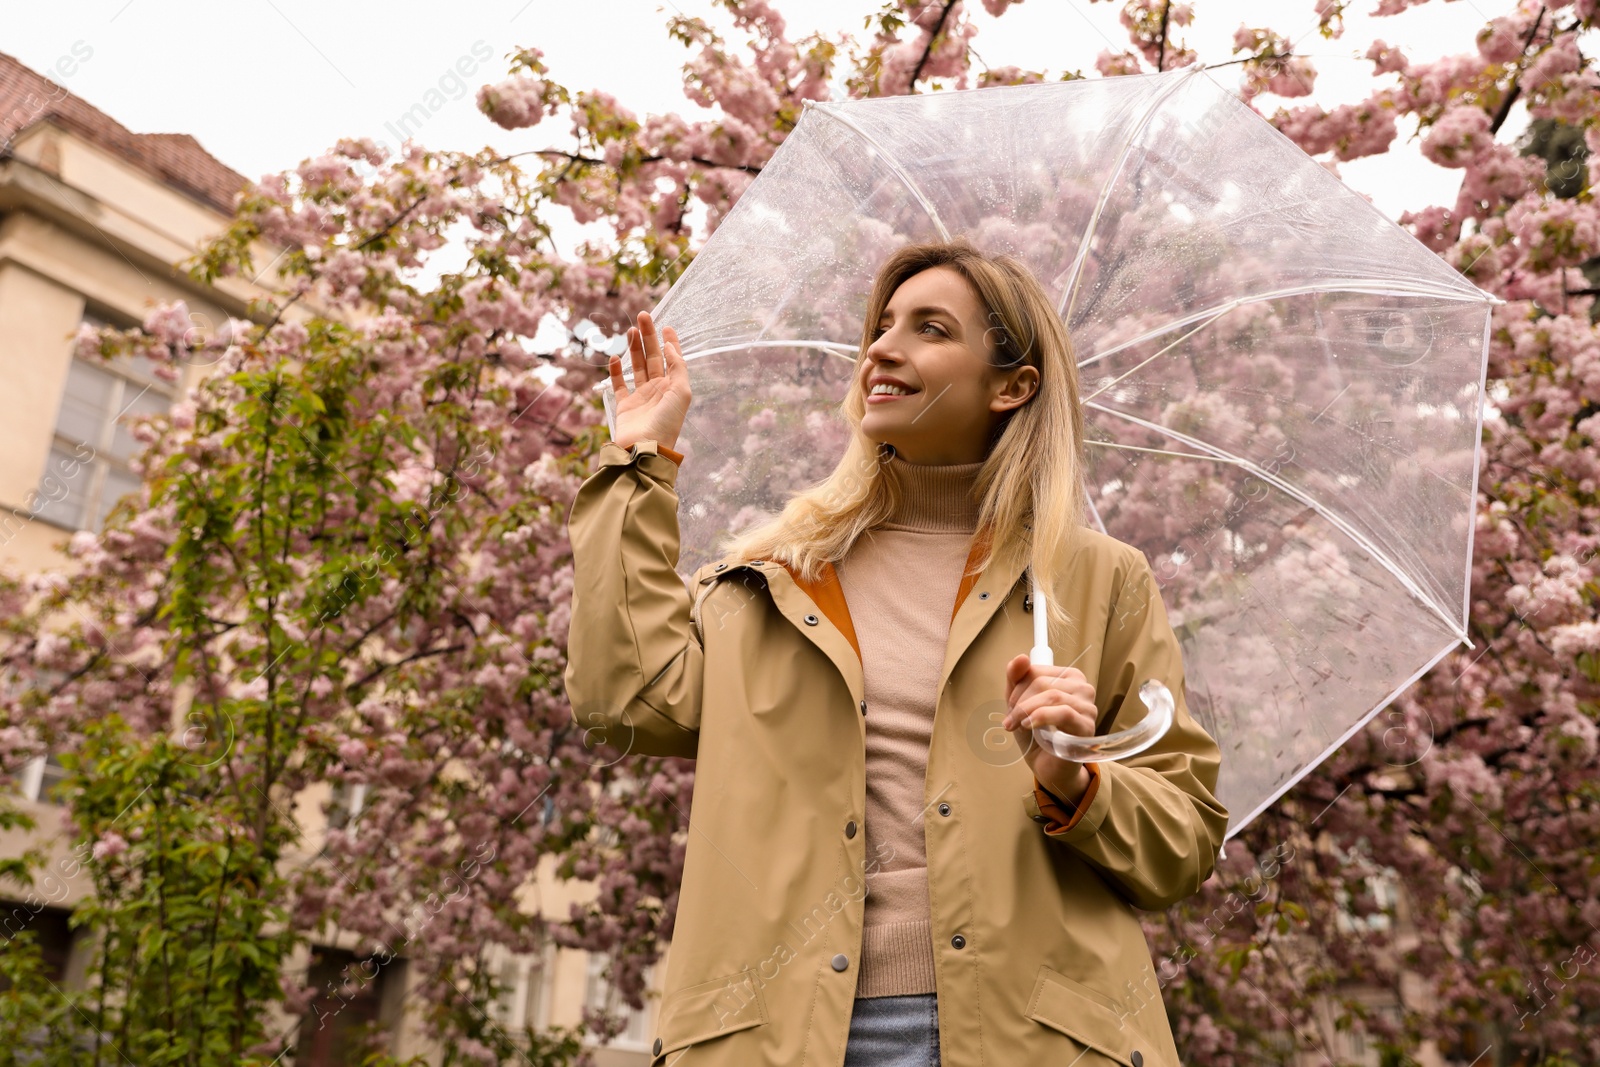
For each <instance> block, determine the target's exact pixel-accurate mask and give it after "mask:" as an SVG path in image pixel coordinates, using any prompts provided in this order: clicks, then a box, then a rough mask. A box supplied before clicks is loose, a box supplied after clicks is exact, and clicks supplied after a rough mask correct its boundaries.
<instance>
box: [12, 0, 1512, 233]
mask: <svg viewBox="0 0 1600 1067" xmlns="http://www.w3.org/2000/svg"><path fill="white" fill-rule="evenodd" d="M1375 4H1376V0H1356V2H1355V3H1353V4H1352V5H1351V10H1350V13H1349V14H1347V16H1346V25H1347V29H1346V32H1345V34H1344V36H1343V37H1341V38H1338V39H1336V40H1331V41H1330V40H1325V39H1323V38H1322V37H1320V36H1319V35H1318V34H1317V33H1316V32H1315V26H1316V20H1315V16H1314V15H1313V13H1312V7H1313V4H1312V0H1194V6H1195V8H1196V11H1197V17H1196V22H1195V24H1194V25H1193V26H1190V27H1188V28H1186V29H1183V30H1181V31H1180V33H1179V36H1180V37H1181V38H1182V39H1184V40H1185V41H1186V42H1187V43H1188V44H1189V45H1190V46H1191V47H1194V48H1196V49H1198V51H1199V53H1200V56H1201V58H1202V59H1203V60H1204V61H1206V62H1209V63H1222V62H1226V61H1228V60H1229V59H1232V58H1234V57H1233V55H1232V52H1231V48H1232V43H1231V39H1232V36H1233V31H1234V30H1235V29H1237V28H1238V27H1239V26H1240V25H1241V24H1248V25H1252V26H1259V25H1270V26H1272V27H1273V28H1275V29H1277V30H1279V31H1281V32H1283V33H1286V34H1289V35H1290V36H1291V37H1292V38H1293V39H1295V40H1296V41H1297V43H1298V44H1297V51H1300V52H1301V53H1303V54H1307V55H1311V56H1314V57H1315V58H1316V63H1317V66H1318V69H1319V74H1318V78H1317V82H1316V92H1315V95H1314V96H1313V97H1312V99H1314V100H1316V101H1317V102H1318V103H1322V104H1324V105H1325V106H1329V107H1331V106H1334V105H1336V104H1340V103H1348V102H1354V101H1356V100H1359V99H1361V98H1362V97H1363V96H1364V95H1365V94H1366V92H1367V91H1368V90H1369V88H1370V86H1371V84H1372V77H1371V69H1372V68H1371V64H1370V63H1369V62H1367V61H1365V60H1361V59H1360V58H1359V57H1360V55H1361V54H1362V53H1363V52H1365V51H1366V49H1367V46H1368V45H1369V44H1370V43H1371V42H1372V40H1373V39H1374V38H1375V37H1381V38H1383V39H1384V40H1386V41H1388V42H1389V43H1390V44H1398V45H1400V46H1401V47H1402V48H1403V49H1404V51H1405V52H1406V54H1407V55H1408V56H1409V57H1411V58H1412V59H1414V60H1415V59H1420V60H1426V59H1431V58H1435V57H1437V56H1439V55H1443V54H1446V53H1454V52H1459V51H1463V50H1466V49H1469V48H1471V47H1472V42H1473V34H1474V32H1475V31H1476V30H1477V28H1478V27H1480V26H1482V25H1483V24H1484V23H1485V22H1486V21H1487V20H1488V19H1489V18H1491V17H1494V16H1498V15H1503V14H1505V13H1507V12H1509V11H1510V10H1511V9H1512V8H1513V7H1514V3H1513V0H1451V2H1439V0H1435V2H1434V3H1430V4H1427V5H1425V6H1424V7H1421V8H1415V9H1412V10H1410V11H1408V12H1406V13H1404V14H1402V15H1399V16H1395V17H1392V18H1384V19H1374V18H1371V17H1370V16H1368V15H1366V14H1364V12H1365V11H1368V10H1370V9H1371V8H1372V7H1373V6H1375ZM777 6H778V7H779V9H780V10H783V11H785V12H786V13H787V14H788V17H789V18H790V19H791V21H790V25H789V28H790V36H791V39H793V38H795V37H798V36H803V35H804V34H806V33H810V32H813V31H821V32H825V33H828V34H834V33H838V32H841V31H847V32H851V33H854V34H858V35H860V34H863V33H864V31H863V29H862V23H863V20H864V18H865V17H866V16H867V15H869V14H870V13H871V12H873V11H874V10H876V9H877V8H878V7H879V0H803V2H801V0H787V2H785V0H777ZM971 6H973V7H974V8H975V9H977V12H978V21H979V25H980V27H981V32H980V33H979V35H978V36H977V38H976V39H975V40H974V42H973V43H974V46H975V48H976V50H977V52H978V54H979V56H980V57H981V59H982V61H983V62H984V63H987V64H989V65H992V66H1004V65H1009V64H1015V65H1017V66H1020V67H1023V68H1025V69H1044V70H1047V71H1050V72H1051V73H1052V74H1059V73H1060V72H1062V71H1065V70H1081V71H1084V72H1086V73H1090V74H1092V73H1093V65H1094V57H1095V55H1096V54H1097V53H1098V52H1099V51H1100V50H1101V49H1104V48H1113V49H1117V50H1120V49H1122V48H1123V47H1124V46H1125V45H1126V41H1127V38H1126V35H1125V34H1124V32H1123V30H1122V28H1121V26H1120V25H1119V24H1118V21H1117V12H1118V11H1119V10H1120V8H1121V4H1120V3H1116V2H1111V3H1096V4H1091V3H1089V2H1088V0H1027V2H1026V3H1023V4H1022V5H1020V6H1018V7H1016V8H1013V9H1012V10H1011V11H1010V12H1009V13H1007V14H1006V15H1005V16H1004V17H1002V18H1000V19H992V18H989V17H988V16H987V15H986V14H985V13H984V12H983V11H982V8H981V4H977V3H975V2H974V3H973V4H972V5H971ZM0 12H4V14H3V17H0V51H4V52H7V53H10V54H11V55H13V56H15V57H17V58H18V59H20V60H21V61H22V62H24V63H26V64H28V65H29V66H32V67H33V68H35V69H36V70H40V71H43V72H50V71H52V70H53V69H55V68H56V64H57V61H58V60H59V59H60V58H61V57H62V56H66V55H69V54H71V52H72V51H73V49H74V46H78V48H79V54H80V55H81V54H82V53H83V50H84V48H85V47H86V48H87V49H88V50H90V51H91V52H92V54H91V55H90V56H89V58H88V60H87V61H85V62H82V63H79V64H77V65H76V67H75V69H73V71H72V73H71V74H70V76H63V75H60V74H57V75H55V76H56V77H57V79H58V80H59V81H61V82H62V83H63V84H64V85H66V87H67V88H69V89H71V90H72V91H73V92H75V93H77V94H78V95H80V96H82V97H83V98H85V99H87V100H88V101H89V102H90V103H92V104H94V105H95V106H96V107H99V108H100V109H101V110H103V111H106V112H108V113H109V114H110V115H112V116H113V117H114V118H116V119H117V120H118V121H120V122H122V123H123V124H124V125H126V126H128V127H129V128H131V129H133V130H135V131H138V132H141V133H147V132H182V133H190V134H193V135H194V136H195V137H197V138H198V139H199V140H200V142H201V143H202V144H203V145H205V147H206V148H207V149H209V150H210V151H211V152H212V153H213V154H214V155H216V156H217V157H218V158H220V159H221V160H223V161H224V162H225V163H227V164H229V165H230V166H232V167H234V168H235V169H236V170H239V171H240V172H242V173H244V174H245V175H246V176H248V177H251V178H257V177H259V176H260V175H262V174H264V173H267V172H271V171H276V170H281V169H284V168H286V167H290V166H293V165H294V164H295V163H297V162H298V161H300V160H301V159H304V158H306V157H307V156H311V155H315V154H318V153H320V152H321V151H322V150H324V149H325V148H327V147H328V146H329V145H331V144H333V143H334V141H336V140H337V139H338V138H339V137H341V136H345V135H353V136H371V137H373V138H375V139H377V140H380V141H383V142H386V143H388V144H389V145H391V146H394V145H397V144H398V143H399V140H400V138H399V137H398V136H396V133H395V130H394V127H395V124H396V123H397V121H398V120H399V118H400V116H401V115H403V114H405V113H406V112H407V111H409V110H410V109H411V108H412V107H413V106H414V105H416V104H419V103H421V102H422V100H423V97H424V94H426V93H428V91H429V90H431V89H434V88H436V87H439V86H440V85H441V79H443V84H444V87H445V89H446V94H445V95H446V97H447V100H446V103H445V104H444V106H443V107H441V108H439V110H438V111H437V112H435V113H433V114H432V115H431V116H430V118H429V119H428V121H427V123H426V124H424V125H423V126H422V128H421V129H420V130H419V131H417V136H418V138H419V139H420V140H422V141H423V142H424V143H426V144H428V145H429V146H430V147H435V148H460V149H476V148H481V147H483V146H484V145H485V144H489V145H493V146H495V147H496V148H499V149H502V150H508V151H510V150H524V149H529V148H542V147H548V146H552V145H556V144H560V143H563V141H564V139H563V136H562V133H563V131H562V130H561V129H560V128H559V126H557V125H556V124H553V123H547V124H546V125H545V126H540V127H535V128H533V129H531V130H519V131H515V132H508V131H505V130H501V129H499V128H498V127H495V126H493V125H492V124H490V123H489V121H488V120H487V119H486V118H484V117H483V116H482V115H481V114H479V113H478V111H477V109H476V107H475V106H474V103H473V96H474V94H475V93H476V90H477V87H478V85H480V84H482V83H484V82H487V81H498V80H500V78H502V77H503V75H504V71H505V60H504V57H505V55H506V54H507V53H509V52H510V51H511V50H512V49H514V48H517V47H520V46H527V45H535V46H538V47H540V48H542V49H544V51H545V54H546V61H547V62H548V64H549V66H550V68H551V74H552V76H553V77H554V78H555V79H556V80H557V81H560V82H561V83H562V84H565V85H567V86H568V87H569V88H572V89H586V88H600V89H604V90H606V91H608V92H610V93H612V94H613V95H614V96H616V97H617V99H618V100H619V101H620V102H621V103H622V104H623V105H625V106H627V107H630V108H632V109H634V110H635V111H636V112H638V113H640V114H646V113H654V112H662V111H678V112H681V113H684V114H687V115H694V114H704V113H703V112H702V111H701V110H700V109H699V108H697V107H695V106H694V105H693V104H691V103H690V102H689V101H688V100H686V99H685V98H684V96H683V92H682V88H681V74H680V72H681V67H682V64H683V62H684V60H685V59H686V58H687V56H688V54H689V53H688V52H687V50H686V49H684V48H683V47H682V46H681V45H679V44H678V43H676V42H674V41H672V40H670V39H669V38H668V37H667V35H666V31H665V26H666V22H667V19H668V18H670V17H671V16H673V15H674V14H677V13H680V12H681V13H683V14H686V15H691V16H696V17H702V18H706V19H707V20H708V21H710V22H711V23H712V24H713V25H716V26H718V27H720V28H721V29H722V31H723V32H724V34H725V35H732V30H731V26H730V24H729V20H728V18H727V16H726V13H725V12H723V11H721V10H720V9H718V8H714V7H713V5H712V4H711V2H710V0H671V2H664V0H586V2H584V3H581V4H580V3H573V2H570V0H568V2H557V0H531V2H530V0H453V2H451V3H421V2H417V0H391V2H390V3H386V4H371V3H362V4H357V3H353V2H350V0H318V2H313V0H229V2H227V3H218V2H216V0H78V2H75V3H71V4H53V5H48V4H41V3H36V2H31V0H28V2H24V0H0ZM484 56H487V57H489V58H488V59H486V60H483V61H481V62H480V59H481V58H482V57H484ZM463 60H465V61H466V63H467V64H468V66H469V67H470V68H473V69H474V74H473V76H472V77H471V78H468V79H466V81H467V82H468V83H470V84H469V85H467V86H465V87H462V88H460V89H459V90H457V88H456V86H455V85H454V84H453V83H452V81H451V76H452V72H453V70H454V69H455V68H456V67H457V64H458V63H460V62H462V61H463ZM69 66H70V65H69ZM62 69H67V68H62ZM1215 76H1216V77H1217V79H1218V80H1219V81H1221V82H1222V83H1223V84H1225V85H1228V86H1230V87H1231V86H1233V85H1235V84H1236V83H1237V77H1238V68H1237V67H1228V68H1224V69H1222V70H1219V71H1217V72H1216V75H1215ZM451 96H453V97H454V98H453V99H451V98H449V97H451ZM435 99H437V98H435ZM1279 102H1280V101H1276V100H1275V99H1272V98H1267V97H1261V98H1258V104H1259V106H1261V107H1263V109H1264V110H1268V111H1270V109H1271V107H1272V106H1274V105H1275V104H1276V103H1279ZM1298 102H1301V101H1296V103H1298ZM1524 122H1525V120H1524V119H1522V117H1521V116H1520V115H1517V116H1514V117H1513V120H1512V121H1511V122H1508V123H1507V125H1506V127H1505V128H1504V130H1503V131H1502V139H1509V138H1511V137H1513V136H1515V134H1516V133H1517V132H1518V131H1519V129H1520V127H1521V126H1522V125H1523V123H1524ZM1409 132H1410V131H1409V130H1406V129H1405V128H1404V127H1403V128H1402V134H1403V136H1404V135H1406V134H1409ZM1341 175H1342V176H1343V178H1344V180H1345V181H1346V182H1347V183H1348V184H1349V185H1351V186H1352V187H1353V188H1356V189H1358V190H1359V191H1361V192H1364V193H1366V194H1367V195H1369V196H1371V197H1372V198H1373V200H1374V202H1375V203H1376V204H1377V206H1378V207H1379V208H1380V209H1382V210H1383V211H1384V212H1386V213H1388V214H1389V215H1390V216H1391V217H1396V216H1398V215H1399V213H1400V212H1401V211H1402V210H1405V209H1408V208H1410V209H1415V208H1420V207H1424V206H1427V205H1429V204H1435V203H1438V204H1446V205H1448V204H1451V203H1453V202H1454V199H1455V194H1456V190H1457V189H1458V188H1459V186H1460V181H1461V174H1460V171H1454V170H1444V169H1442V168H1439V167H1436V166H1434V165H1432V164H1431V163H1429V162H1427V161H1426V160H1424V159H1422V158H1421V156H1420V155H1419V154H1418V153H1417V151H1416V147H1415V143H1414V142H1413V143H1411V144H1410V145H1406V144H1403V143H1401V144H1399V145H1398V147H1397V149H1396V150H1395V151H1392V152H1391V153H1389V155H1387V156H1385V157H1380V158H1378V159H1375V160H1358V161H1356V162H1354V163H1349V164H1344V165H1342V168H1341ZM572 232H575V231H572ZM563 243H565V242H563Z"/></svg>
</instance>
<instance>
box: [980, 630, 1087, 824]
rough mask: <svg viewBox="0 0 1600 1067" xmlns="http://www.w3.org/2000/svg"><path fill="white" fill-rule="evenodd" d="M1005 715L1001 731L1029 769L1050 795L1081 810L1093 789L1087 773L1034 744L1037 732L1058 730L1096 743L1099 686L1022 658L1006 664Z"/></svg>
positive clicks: (1070, 670)
mask: <svg viewBox="0 0 1600 1067" xmlns="http://www.w3.org/2000/svg"><path fill="white" fill-rule="evenodd" d="M1006 709H1007V710H1006V714H1005V718H1004V719H1003V720H1002V722H1001V725H1002V726H1004V727H1005V728H1006V729H1007V730H1009V731H1011V733H1012V734H1013V735H1014V736H1015V737H1016V739H1017V744H1018V745H1020V746H1021V747H1022V753H1023V758H1024V759H1025V760H1026V761H1027V763H1028V769H1029V770H1031V771H1033V774H1034V777H1035V778H1037V779H1038V780H1039V782H1040V784H1042V785H1043V786H1044V787H1045V788H1046V789H1048V790H1050V792H1052V793H1054V794H1055V795H1056V796H1058V797H1060V798H1061V799H1063V800H1065V801H1067V802H1069V803H1072V804H1076V803H1077V802H1078V800H1079V799H1080V798H1082V796H1083V794H1084V793H1085V792H1086V791H1087V790H1088V788H1089V770H1088V768H1087V767H1086V766H1084V764H1082V763H1078V762H1075V761H1072V760H1064V759H1061V758H1060V757H1058V756H1057V755H1056V754H1055V753H1053V752H1050V751H1048V750H1047V749H1046V748H1045V747H1044V746H1043V745H1039V744H1035V743H1034V738H1033V729H1034V727H1036V726H1053V727H1055V728H1056V729H1057V730H1060V731H1062V732H1063V733H1068V734H1073V735H1075V736H1077V737H1093V736H1094V731H1095V725H1096V723H1095V719H1096V717H1097V716H1098V714H1099V712H1098V711H1097V710H1096V708H1095V702H1094V684H1093V683H1092V682H1090V681H1089V679H1088V677H1087V676H1086V675H1085V674H1084V673H1083V672H1082V671H1080V670H1078V669H1077V668H1076V667H1057V666H1054V665H1041V664H1036V663H1034V662H1032V661H1031V660H1030V659H1029V657H1028V655H1027V653H1022V654H1021V655H1017V656H1014V657H1012V659H1011V661H1010V662H1009V663H1007V664H1006Z"/></svg>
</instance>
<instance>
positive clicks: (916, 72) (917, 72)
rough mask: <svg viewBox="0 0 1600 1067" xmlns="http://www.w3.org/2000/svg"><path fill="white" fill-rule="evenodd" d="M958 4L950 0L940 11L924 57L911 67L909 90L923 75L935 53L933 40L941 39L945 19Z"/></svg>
mask: <svg viewBox="0 0 1600 1067" xmlns="http://www.w3.org/2000/svg"><path fill="white" fill-rule="evenodd" d="M955 6H956V0H949V2H948V3H946V4H945V5H944V8H943V9H942V10H941V11H940V12H939V21H938V22H935V23H934V24H933V32H932V33H930V34H929V35H928V43H927V45H926V46H925V47H924V48H923V49H922V58H921V59H918V60H917V65H916V66H915V67H913V68H911V80H910V81H909V82H907V83H906V91H907V92H909V91H911V89H912V88H913V87H914V86H915V85H916V84H917V79H918V78H920V77H922V67H923V65H924V64H925V63H927V62H928V57H929V56H931V55H933V42H935V41H937V40H938V39H939V31H940V30H942V29H944V20H945V19H947V18H949V17H950V10H951V9H952V8H954V7H955Z"/></svg>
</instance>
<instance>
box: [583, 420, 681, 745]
mask: <svg viewBox="0 0 1600 1067" xmlns="http://www.w3.org/2000/svg"><path fill="white" fill-rule="evenodd" d="M669 456H671V457H673V458H668V457H669ZM681 458H682V457H681V456H680V455H679V454H678V453H676V452H673V451H672V450H671V449H665V448H661V447H659V444H658V442H655V441H641V442H639V443H638V444H637V445H635V446H634V448H633V450H632V451H629V450H626V449H623V448H622V447H621V446H619V445H617V444H616V443H615V442H607V443H606V444H605V445H603V446H601V449H600V451H599V452H598V453H596V455H595V460H594V467H593V470H592V472H591V473H590V475H589V477H588V478H587V479H585V480H584V482H583V484H582V485H581V486H579V488H578V493H577V496H576V497H575V498H574V500H573V503H572V510H571V512H570V513H569V514H568V517H567V533H568V536H569V537H570V539H571V542H572V571H573V587H572V625H571V629H570V630H569V632H568V635H567V667H566V672H565V676H564V681H565V683H566V690H567V699H568V700H569V701H570V703H571V705H572V715H573V720H574V722H576V723H577V725H578V726H579V727H580V728H582V729H583V730H584V731H585V735H586V736H585V743H586V744H588V745H589V746H591V747H593V746H595V745H600V744H609V745H611V746H613V747H614V748H615V749H617V750H618V751H620V752H623V753H626V754H630V755H632V754H640V755H649V756H683V757H688V758H693V757H694V755H695V751H696V748H697V746H698V742H699V729H700V696H701V692H702V685H703V681H704V674H703V671H704V649H703V647H702V644H701V638H700V635H699V632H698V628H697V627H695V626H694V625H692V621H691V618H690V612H691V608H692V602H691V600H690V597H689V589H688V586H687V585H685V583H684V581H683V578H682V577H680V576H679V574H678V572H677V570H676V569H675V568H676V567H677V563H678V494H677V490H676V488H675V485H676V483H677V478H678V464H677V462H676V460H677V459H681Z"/></svg>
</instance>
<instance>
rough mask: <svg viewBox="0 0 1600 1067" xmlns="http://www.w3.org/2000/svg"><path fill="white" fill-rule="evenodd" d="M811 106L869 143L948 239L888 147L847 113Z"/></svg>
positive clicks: (929, 204) (935, 213)
mask: <svg viewBox="0 0 1600 1067" xmlns="http://www.w3.org/2000/svg"><path fill="white" fill-rule="evenodd" d="M812 108H813V109H814V110H816V111H820V112H822V113H823V114H824V115H827V116H828V117H829V118H831V119H833V120H834V121H835V122H837V123H839V124H840V125H842V126H844V127H846V128H847V129H850V130H853V131H855V134H856V136H857V137H860V138H861V139H862V140H863V141H865V142H867V144H868V145H870V146H871V147H872V148H873V150H875V151H876V152H877V153H878V155H880V156H882V157H883V160H884V163H885V164H886V165H887V166H888V168H889V169H890V170H891V171H892V172H893V173H894V176H895V177H897V178H899V179H900V182H901V184H903V185H904V186H905V187H906V190H907V191H908V192H909V193H910V194H911V195H912V196H914V197H916V198H917V203H919V204H921V205H922V209H923V210H924V211H926V212H927V213H928V218H929V219H931V220H932V221H933V228H934V229H936V230H938V231H939V239H940V240H942V241H948V240H950V231H949V230H947V229H945V227H944V220H942V219H941V218H939V211H938V209H937V208H935V207H934V206H933V201H931V200H929V199H928V197H927V196H926V195H925V194H924V193H923V191H922V190H921V188H919V187H918V186H917V183H916V182H914V181H912V180H911V175H910V174H908V173H906V169H905V168H904V167H902V166H901V165H900V161H899V160H897V159H895V158H894V156H893V155H891V154H890V153H889V150H888V149H886V148H884V147H883V145H881V144H879V143H878V140H877V138H875V137H873V136H872V134H870V133H868V132H867V131H866V130H863V129H862V128H861V127H860V126H858V125H857V124H856V122H855V120H853V119H851V118H850V117H849V116H847V115H843V114H841V113H840V112H839V111H837V110H836V109H834V108H832V107H829V106H828V105H827V104H824V103H819V102H812Z"/></svg>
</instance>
